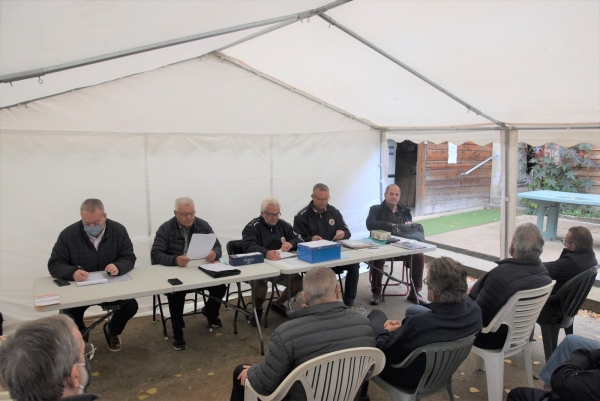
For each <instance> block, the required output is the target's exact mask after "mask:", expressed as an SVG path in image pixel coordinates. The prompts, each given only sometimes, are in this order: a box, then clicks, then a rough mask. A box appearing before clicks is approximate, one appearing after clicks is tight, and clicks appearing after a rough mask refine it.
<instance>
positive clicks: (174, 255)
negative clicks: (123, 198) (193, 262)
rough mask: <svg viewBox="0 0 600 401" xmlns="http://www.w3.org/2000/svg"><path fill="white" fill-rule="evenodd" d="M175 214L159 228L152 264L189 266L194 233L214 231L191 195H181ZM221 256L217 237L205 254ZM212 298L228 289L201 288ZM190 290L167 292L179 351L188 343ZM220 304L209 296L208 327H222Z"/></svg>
mask: <svg viewBox="0 0 600 401" xmlns="http://www.w3.org/2000/svg"><path fill="white" fill-rule="evenodd" d="M174 213H175V217H173V218H171V219H170V220H169V221H167V222H165V223H163V224H162V225H161V226H160V227H159V228H158V230H157V231H156V236H155V237H154V243H153V244H152V250H151V251H150V257H151V259H152V264H153V265H157V264H160V265H163V266H179V267H186V266H187V265H188V263H189V262H190V258H188V257H187V256H186V253H187V250H188V247H189V244H190V241H191V239H192V235H193V234H212V233H214V231H213V229H212V227H211V226H210V225H209V224H208V223H207V222H206V221H204V220H202V219H200V218H199V217H196V208H195V206H194V201H193V200H192V199H191V198H178V199H176V200H175V210H174ZM220 257H221V244H220V243H219V240H218V239H217V240H216V241H215V244H214V246H213V248H212V250H211V251H210V253H209V254H208V255H207V256H206V261H207V262H209V263H212V262H214V261H215V260H216V259H218V258H220ZM202 290H205V291H208V292H209V294H210V295H211V296H213V297H216V298H219V299H223V296H225V293H226V292H227V287H226V286H225V285H224V284H221V285H217V286H213V287H207V288H202ZM188 292H190V291H179V292H175V293H172V294H167V299H168V300H169V312H170V313H171V326H172V328H173V347H174V348H175V350H176V351H181V350H184V349H186V347H187V345H186V342H185V339H184V338H183V329H184V328H185V322H184V321H183V307H184V304H185V295H186V294H187V293H188ZM220 308H221V303H220V302H218V301H216V300H214V299H212V298H208V300H207V301H206V306H205V308H204V309H203V311H202V313H203V314H204V315H205V316H206V318H207V320H208V325H209V327H214V328H218V327H222V324H221V320H220V319H219V309H220Z"/></svg>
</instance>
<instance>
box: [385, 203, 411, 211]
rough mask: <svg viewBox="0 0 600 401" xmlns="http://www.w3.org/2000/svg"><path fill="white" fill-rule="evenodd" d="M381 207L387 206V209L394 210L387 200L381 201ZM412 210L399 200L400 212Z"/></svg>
mask: <svg viewBox="0 0 600 401" xmlns="http://www.w3.org/2000/svg"><path fill="white" fill-rule="evenodd" d="M381 207H384V208H386V209H387V210H389V211H390V213H393V212H392V209H390V207H389V206H388V205H387V203H386V202H385V200H384V201H383V202H381ZM405 211H406V212H410V209H409V208H407V207H406V206H404V205H403V204H402V203H400V202H398V212H400V213H403V212H405Z"/></svg>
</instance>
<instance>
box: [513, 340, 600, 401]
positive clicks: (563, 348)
mask: <svg viewBox="0 0 600 401" xmlns="http://www.w3.org/2000/svg"><path fill="white" fill-rule="evenodd" d="M540 379H542V380H543V381H544V383H545V385H546V386H545V387H546V388H548V390H550V392H548V391H545V390H539V389H535V388H528V387H518V388H515V389H513V390H512V391H511V392H510V393H509V394H508V398H507V401H545V400H578V401H592V400H596V401H597V400H599V399H600V342H598V341H594V340H590V339H587V338H584V337H580V336H575V335H568V336H566V337H565V339H564V340H563V341H562V342H561V343H560V344H559V345H558V348H556V350H555V351H554V352H553V353H552V356H551V357H550V358H549V359H548V362H547V363H546V366H544V369H542V371H541V372H540Z"/></svg>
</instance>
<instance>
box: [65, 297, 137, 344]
mask: <svg viewBox="0 0 600 401" xmlns="http://www.w3.org/2000/svg"><path fill="white" fill-rule="evenodd" d="M115 303H118V304H120V306H121V307H120V308H119V309H118V310H117V311H116V312H115V313H114V314H113V315H112V318H111V319H110V322H108V330H109V331H110V334H112V335H115V336H118V335H120V334H121V333H122V332H123V330H124V329H125V325H126V324H127V322H128V321H129V319H131V318H132V317H134V316H135V314H136V313H137V310H138V303H137V301H136V300H135V299H125V300H123V301H116V302H110V303H109V304H115ZM102 305H104V304H100V306H102ZM90 306H92V305H88V306H80V307H78V308H68V309H61V310H60V313H61V314H63V315H67V316H69V317H70V318H71V319H73V321H74V322H75V324H76V325H77V328H79V331H81V332H82V333H83V332H84V331H85V330H86V329H87V327H86V326H85V324H84V323H83V314H84V313H85V311H86V310H87V308H89V307H90Z"/></svg>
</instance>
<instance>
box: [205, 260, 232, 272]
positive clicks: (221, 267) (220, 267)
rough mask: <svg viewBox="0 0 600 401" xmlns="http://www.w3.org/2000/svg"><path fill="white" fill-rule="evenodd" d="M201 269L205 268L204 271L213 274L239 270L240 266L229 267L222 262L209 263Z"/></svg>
mask: <svg viewBox="0 0 600 401" xmlns="http://www.w3.org/2000/svg"><path fill="white" fill-rule="evenodd" d="M200 267H201V268H203V269H204V270H208V271H211V272H224V271H227V270H238V266H229V265H226V264H223V263H221V262H217V263H207V264H205V265H201V266H200Z"/></svg>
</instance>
